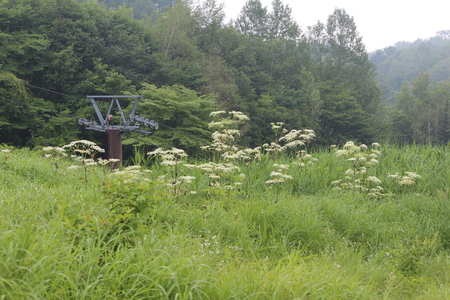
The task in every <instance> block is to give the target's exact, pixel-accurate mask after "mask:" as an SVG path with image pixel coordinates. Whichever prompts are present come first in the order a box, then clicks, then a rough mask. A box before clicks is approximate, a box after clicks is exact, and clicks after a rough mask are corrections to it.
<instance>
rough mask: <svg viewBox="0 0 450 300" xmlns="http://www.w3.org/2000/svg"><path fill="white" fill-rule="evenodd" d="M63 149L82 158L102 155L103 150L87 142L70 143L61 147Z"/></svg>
mask: <svg viewBox="0 0 450 300" xmlns="http://www.w3.org/2000/svg"><path fill="white" fill-rule="evenodd" d="M62 148H63V149H69V150H71V151H73V152H75V153H79V154H81V155H83V156H95V154H97V153H99V152H100V153H104V152H105V149H103V148H101V147H99V146H98V145H97V144H96V143H94V142H91V141H88V140H78V141H73V142H70V143H69V144H67V145H64V146H63V147H62Z"/></svg>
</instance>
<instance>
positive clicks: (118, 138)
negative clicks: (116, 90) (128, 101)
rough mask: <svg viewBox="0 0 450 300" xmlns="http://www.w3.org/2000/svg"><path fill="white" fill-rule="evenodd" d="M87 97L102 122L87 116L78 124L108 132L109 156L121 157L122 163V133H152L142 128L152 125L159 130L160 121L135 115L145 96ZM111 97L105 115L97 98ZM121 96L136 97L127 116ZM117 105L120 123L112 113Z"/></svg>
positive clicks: (105, 96) (107, 97) (80, 119)
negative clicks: (122, 105)
mask: <svg viewBox="0 0 450 300" xmlns="http://www.w3.org/2000/svg"><path fill="white" fill-rule="evenodd" d="M87 98H88V99H89V100H90V101H91V103H92V106H93V107H94V110H95V113H96V114H97V118H98V119H99V121H100V123H97V122H96V121H95V120H94V118H92V119H91V121H89V120H87V119H85V118H79V119H78V124H80V125H84V126H85V128H86V129H91V130H96V131H100V132H106V133H107V134H108V158H109V159H111V158H114V159H119V160H120V163H121V162H122V133H124V132H136V133H140V134H146V135H150V134H152V133H153V132H151V131H144V130H142V126H146V127H151V128H153V129H154V130H158V127H159V125H158V123H157V122H155V121H153V120H149V119H146V118H144V117H140V116H137V115H135V112H136V108H137V106H138V103H139V100H140V99H141V98H143V96H108V95H103V96H87ZM105 98H106V99H111V103H110V105H109V109H108V112H107V113H106V116H105V117H103V115H102V113H101V112H100V109H99V108H98V105H97V102H96V101H95V99H105ZM120 98H135V99H136V100H135V103H134V105H133V108H132V109H131V111H130V113H129V115H128V116H127V117H125V115H124V112H123V111H122V108H121V106H120V103H119V99H120ZM114 105H116V106H117V110H118V111H119V114H120V121H119V122H118V124H114V117H113V115H112V113H111V111H112V109H113V106H114ZM118 165H119V164H114V165H113V166H114V167H117V166H118Z"/></svg>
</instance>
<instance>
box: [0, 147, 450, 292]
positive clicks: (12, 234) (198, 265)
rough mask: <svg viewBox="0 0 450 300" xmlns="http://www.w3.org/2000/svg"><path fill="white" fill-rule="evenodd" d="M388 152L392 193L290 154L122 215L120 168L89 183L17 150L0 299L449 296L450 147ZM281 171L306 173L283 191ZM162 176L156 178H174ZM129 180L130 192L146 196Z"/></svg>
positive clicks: (97, 170)
mask: <svg viewBox="0 0 450 300" xmlns="http://www.w3.org/2000/svg"><path fill="white" fill-rule="evenodd" d="M382 153H383V155H382V158H381V159H380V163H379V164H378V165H376V166H375V167H373V168H371V169H370V170H369V172H370V174H371V175H373V176H377V177H378V178H380V179H381V180H382V181H383V184H382V185H383V186H384V187H385V188H386V189H387V190H389V192H390V193H391V195H390V196H386V197H378V198H372V197H370V196H369V195H367V194H366V193H361V192H357V191H352V190H348V191H345V190H340V191H337V190H333V189H332V188H331V185H330V183H331V181H333V180H337V179H340V178H342V176H343V174H344V173H345V171H346V170H347V169H348V168H349V163H348V162H347V161H346V159H343V158H339V157H336V156H335V155H334V153H333V152H330V151H319V152H317V153H312V155H313V156H314V157H315V158H317V159H318V160H317V162H316V163H315V164H314V165H307V166H305V167H300V166H295V165H292V164H291V162H292V160H293V158H290V157H288V156H281V157H278V158H276V159H272V158H270V157H263V159H262V160H261V161H255V162H251V163H246V164H245V163H242V164H239V167H240V173H244V174H245V179H244V180H243V185H242V186H240V187H239V189H236V190H233V191H231V192H230V193H227V192H223V191H222V192H221V190H220V189H216V190H214V189H213V188H211V187H210V186H208V183H209V181H208V179H207V178H206V176H204V175H203V174H202V172H200V171H199V170H192V169H187V168H185V169H182V172H183V174H186V175H194V176H196V178H197V179H196V180H194V181H193V183H192V184H190V185H186V186H183V188H182V189H181V191H182V192H180V193H179V194H177V195H173V194H172V192H171V189H168V188H166V187H165V185H164V184H162V183H160V184H159V183H157V184H153V185H151V184H149V185H148V191H146V190H145V186H144V187H143V191H144V192H145V193H144V194H145V198H148V199H147V200H148V205H149V206H148V209H147V210H145V212H144V213H142V214H139V215H133V214H132V213H130V214H126V213H124V215H117V212H116V213H115V212H114V211H113V210H111V209H110V207H109V205H108V201H109V200H110V199H109V198H108V197H109V196H107V194H105V183H107V184H111V185H113V184H117V183H116V182H115V181H113V180H112V179H111V178H112V177H111V176H109V173H110V172H111V171H110V170H108V169H106V168H102V167H93V168H89V169H88V173H87V178H88V182H87V183H86V182H85V177H84V170H82V169H76V170H68V169H67V168H68V167H69V166H70V165H72V164H73V163H74V162H72V161H69V160H61V161H59V162H58V166H59V167H58V168H55V165H54V164H51V163H50V162H49V161H48V160H47V159H46V158H44V157H43V155H42V154H43V153H41V151H30V150H27V149H13V150H12V151H11V152H10V153H9V154H8V156H9V157H8V159H7V160H6V161H5V163H4V164H3V161H2V160H1V159H2V156H1V154H0V186H1V189H0V211H1V213H0V298H3V299H446V298H448V294H449V293H450V288H449V279H450V278H449V275H448V274H450V272H449V271H450V265H449V262H448V257H449V254H450V253H449V247H450V243H449V241H450V225H449V224H450V205H449V191H448V182H449V180H450V177H449V175H450V174H449V171H448V167H447V166H448V165H449V163H450V156H449V154H448V150H447V149H446V148H445V147H431V146H422V147H417V146H409V147H403V148H399V147H394V146H389V145H387V146H385V147H384V148H383V149H382ZM274 163H278V164H290V168H289V169H288V170H286V172H285V173H286V174H289V175H291V176H293V179H292V180H286V181H285V182H283V183H281V184H280V188H279V190H278V192H277V189H276V188H275V187H272V188H270V187H269V186H268V185H267V184H265V182H266V181H267V180H269V179H270V172H271V171H273V164H274ZM151 169H152V172H151V173H145V174H146V175H143V176H145V177H146V178H147V179H148V180H150V181H152V182H157V181H158V179H157V178H158V176H160V175H164V174H165V173H166V170H165V168H163V167H162V166H159V165H157V164H154V165H153V166H152V168H151ZM409 171H412V172H416V173H418V174H420V175H421V176H422V178H421V179H419V180H418V181H417V183H416V185H414V186H411V187H408V189H404V188H399V187H397V186H395V184H393V183H389V182H388V181H387V175H389V174H395V173H396V172H398V173H403V172H409ZM121 184H123V187H124V189H123V190H122V189H118V191H119V194H116V197H121V199H122V200H123V199H125V200H123V201H130V202H132V201H133V199H132V197H133V196H132V195H133V194H132V193H130V192H127V190H126V187H127V183H126V182H125V183H121ZM140 188H142V187H140ZM191 191H195V192H197V193H196V194H192V193H190V192H191ZM127 199H128V200H127ZM141 200H142V199H141ZM143 200H145V199H143ZM144 203H146V202H144ZM129 220H132V221H133V222H134V223H132V224H133V226H129V224H130V223H127V222H128V221H129Z"/></svg>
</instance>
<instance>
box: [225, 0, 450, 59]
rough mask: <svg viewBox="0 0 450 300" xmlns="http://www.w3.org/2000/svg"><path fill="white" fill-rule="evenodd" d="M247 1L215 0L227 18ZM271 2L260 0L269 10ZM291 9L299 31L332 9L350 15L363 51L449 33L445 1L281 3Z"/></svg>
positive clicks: (286, 0)
mask: <svg viewBox="0 0 450 300" xmlns="http://www.w3.org/2000/svg"><path fill="white" fill-rule="evenodd" d="M246 1H247V0H218V2H219V3H220V2H223V3H224V5H225V12H226V14H227V17H228V19H229V18H233V19H235V18H236V17H237V15H238V14H239V12H240V11H241V8H242V7H243V6H244V3H245V2H246ZM271 2H272V0H261V3H262V4H263V6H266V7H267V8H268V9H269V11H270V10H271V7H272V5H271ZM282 2H283V3H284V4H288V5H289V6H290V7H291V8H292V15H293V17H294V19H295V20H296V21H297V23H298V24H299V25H300V26H301V28H302V31H303V32H305V31H306V30H307V26H311V25H313V24H315V23H317V21H318V20H320V21H322V22H323V23H326V20H327V18H328V16H329V15H330V14H331V13H333V11H334V9H335V8H336V7H338V8H344V9H345V11H346V12H347V14H349V15H350V16H353V18H354V20H355V23H356V27H357V29H358V31H359V33H360V35H361V36H362V37H363V41H364V44H365V45H366V49H367V51H369V52H371V51H374V50H377V49H382V48H385V47H388V46H392V45H394V44H395V43H396V42H398V41H406V42H413V41H415V40H416V39H418V38H421V39H425V38H429V37H432V36H435V33H436V32H437V31H441V30H450V1H448V0H427V1H423V0H422V1H421V0H408V1H405V0H389V1H388V0H378V1H365V0H334V1H333V0H317V1H315V0H309V1H300V0H282Z"/></svg>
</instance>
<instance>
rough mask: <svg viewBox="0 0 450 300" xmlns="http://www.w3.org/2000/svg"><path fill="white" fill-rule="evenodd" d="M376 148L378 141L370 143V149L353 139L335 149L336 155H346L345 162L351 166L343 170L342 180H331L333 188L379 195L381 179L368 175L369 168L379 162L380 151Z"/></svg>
mask: <svg viewBox="0 0 450 300" xmlns="http://www.w3.org/2000/svg"><path fill="white" fill-rule="evenodd" d="M377 148H379V144H378V143H374V144H372V149H369V147H368V146H367V145H365V144H361V145H356V144H355V143H354V142H353V141H348V142H347V143H345V145H344V146H343V147H342V149H338V150H336V152H335V154H336V156H338V157H347V162H349V163H350V164H351V166H352V167H351V168H350V169H347V170H346V171H345V173H344V175H345V177H344V179H343V180H335V181H332V182H331V185H332V186H334V189H354V190H359V191H361V192H369V194H371V195H381V191H382V190H383V189H382V188H381V187H380V186H379V185H380V184H381V183H382V182H381V180H380V179H378V178H377V177H376V176H370V175H369V174H370V173H369V169H370V168H371V167H373V166H375V165H377V164H378V163H379V161H378V158H379V157H380V156H381V152H380V151H379V150H377Z"/></svg>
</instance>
